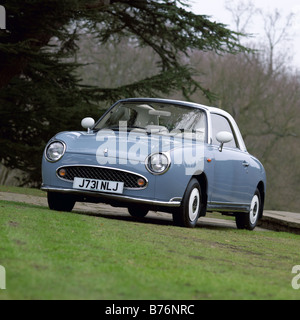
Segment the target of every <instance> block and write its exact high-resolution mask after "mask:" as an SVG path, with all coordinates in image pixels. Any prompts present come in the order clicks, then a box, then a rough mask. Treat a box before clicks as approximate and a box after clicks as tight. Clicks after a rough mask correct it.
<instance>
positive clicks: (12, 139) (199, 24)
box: [0, 0, 247, 181]
mask: <svg viewBox="0 0 300 320" xmlns="http://www.w3.org/2000/svg"><path fill="white" fill-rule="evenodd" d="M1 4H2V5H3V6H4V7H5V9H6V13H7V29H6V30H0V126H1V133H0V142H1V148H0V160H1V161H2V162H4V164H5V165H7V166H9V167H11V168H19V169H22V170H24V171H26V172H28V173H29V174H30V179H31V180H34V181H40V170H39V168H40V158H41V155H42V150H43V148H44V146H45V144H46V142H47V141H48V140H49V138H50V137H51V136H52V135H53V134H54V133H56V132H57V131H60V130H68V129H76V128H78V123H79V121H80V119H81V118H82V117H83V116H85V115H88V114H90V115H91V116H94V117H98V116H99V111H98V107H99V105H100V104H102V103H104V102H106V101H109V102H110V101H113V100H117V99H119V98H121V97H129V96H131V97H134V96H155V95H159V94H168V93H170V92H172V91H173V90H178V89H181V90H182V92H183V93H184V96H185V97H188V96H189V95H190V94H191V93H193V92H194V91H195V90H202V92H204V94H205V95H206V96H207V97H209V91H207V90H205V88H203V87H201V85H200V84H199V83H197V82H196V81H195V80H194V78H193V70H192V69H191V68H190V67H189V66H187V65H185V64H184V63H183V61H182V60H181V57H182V55H186V56H187V55H188V54H189V52H190V50H192V49H197V50H201V51H214V52H218V53H223V52H230V53H237V52H239V51H245V50H247V49H246V48H245V47H243V46H241V45H240V44H239V42H238V41H237V37H238V36H239V34H238V33H235V32H233V31H231V30H229V29H227V28H226V27H225V26H224V25H222V24H219V23H215V22H212V21H210V19H209V17H207V16H204V15H195V14H193V13H192V12H190V11H189V7H188V5H187V4H186V2H185V1H184V0H182V1H179V0H178V1H169V0H130V1H129V0H119V1H117V0H64V1H59V0H24V1H19V0H5V1H2V3H1ZM79 35H80V36H81V37H84V36H91V35H92V36H93V37H94V38H95V39H96V40H97V41H98V42H99V45H100V46H101V45H104V44H106V43H108V42H109V41H110V40H112V39H113V40H114V41H121V40H122V39H128V41H133V42H135V43H136V44H137V45H138V46H140V47H149V48H151V49H152V50H153V51H154V52H155V54H156V56H157V57H158V64H157V66H158V69H157V73H156V74H154V75H151V76H149V77H146V78H144V79H139V80H138V81H136V82H133V83H128V84H126V85H123V86H120V87H114V88H105V87H104V88H103V87H99V86H97V87H96V86H90V85H85V84H83V83H82V82H81V81H80V77H79V76H78V72H76V71H77V70H78V68H79V67H80V64H79V63H78V62H76V61H75V62H74V59H73V58H74V57H75V56H76V52H77V51H78V46H77V41H78V37H79ZM75 60H76V59H75ZM103 63H105V61H103Z"/></svg>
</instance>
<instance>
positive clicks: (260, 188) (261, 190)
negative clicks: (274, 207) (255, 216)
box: [257, 181, 265, 218]
mask: <svg viewBox="0 0 300 320" xmlns="http://www.w3.org/2000/svg"><path fill="white" fill-rule="evenodd" d="M257 189H258V191H259V193H260V197H261V209H260V213H259V215H260V218H262V216H263V211H264V204H265V185H264V183H263V181H260V182H259V183H258V185H257Z"/></svg>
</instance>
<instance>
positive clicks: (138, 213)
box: [128, 205, 149, 218]
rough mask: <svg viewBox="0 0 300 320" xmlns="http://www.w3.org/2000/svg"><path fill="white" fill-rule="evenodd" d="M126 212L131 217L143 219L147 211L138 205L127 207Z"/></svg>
mask: <svg viewBox="0 0 300 320" xmlns="http://www.w3.org/2000/svg"><path fill="white" fill-rule="evenodd" d="M128 212H129V214H130V215H131V216H132V217H135V218H144V217H145V216H146V215H147V214H148V212H149V210H148V209H147V208H145V207H143V206H140V205H131V206H129V207H128Z"/></svg>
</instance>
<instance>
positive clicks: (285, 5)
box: [188, 0, 300, 70]
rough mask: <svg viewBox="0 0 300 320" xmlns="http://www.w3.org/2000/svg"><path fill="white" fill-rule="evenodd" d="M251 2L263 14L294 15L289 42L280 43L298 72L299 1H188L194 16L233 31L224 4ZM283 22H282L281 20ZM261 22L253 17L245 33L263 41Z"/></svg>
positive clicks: (262, 25) (232, 23) (233, 25)
mask: <svg viewBox="0 0 300 320" xmlns="http://www.w3.org/2000/svg"><path fill="white" fill-rule="evenodd" d="M249 1H251V2H252V3H253V4H254V6H255V7H257V8H259V9H262V10H263V11H264V12H271V13H273V12H274V11H275V10H276V9H278V10H279V12H280V13H281V14H282V16H283V17H286V16H288V15H289V14H290V13H293V14H294V18H293V20H292V21H293V23H292V25H291V27H290V29H289V38H290V39H289V40H288V41H286V42H284V43H282V44H281V45H282V48H285V49H286V48H288V53H289V54H290V55H291V56H292V57H293V59H292V60H291V62H290V64H291V66H292V67H295V68H297V69H299V70H300V54H298V53H299V52H300V0H210V1H203V0H189V1H188V3H189V4H190V5H191V9H190V10H191V11H193V12H194V13H196V14H205V15H208V16H211V17H212V18H211V20H215V21H217V22H221V23H224V24H226V25H228V26H229V27H230V28H231V29H233V30H235V24H234V22H233V20H232V15H231V13H230V12H229V11H228V10H226V8H225V5H226V2H230V3H232V4H233V6H235V5H236V4H238V3H240V2H244V3H245V4H246V3H248V2H249ZM283 21H284V20H283ZM263 29H264V24H263V20H262V18H261V17H259V15H257V16H254V17H253V21H252V23H251V24H250V25H249V27H248V28H247V29H246V32H247V33H252V34H253V35H254V36H255V38H254V41H256V40H255V39H257V40H259V39H263V36H264V33H263Z"/></svg>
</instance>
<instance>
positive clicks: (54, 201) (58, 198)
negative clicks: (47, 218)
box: [48, 191, 76, 212]
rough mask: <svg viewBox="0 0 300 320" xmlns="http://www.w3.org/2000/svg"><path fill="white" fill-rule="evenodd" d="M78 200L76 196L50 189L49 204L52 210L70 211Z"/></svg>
mask: <svg viewBox="0 0 300 320" xmlns="http://www.w3.org/2000/svg"><path fill="white" fill-rule="evenodd" d="M75 203H76V201H75V198H74V196H72V195H70V194H63V193H57V192H49V191H48V205H49V208H50V209H51V210H56V211H66V212H70V211H72V210H73V208H74V205H75Z"/></svg>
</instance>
